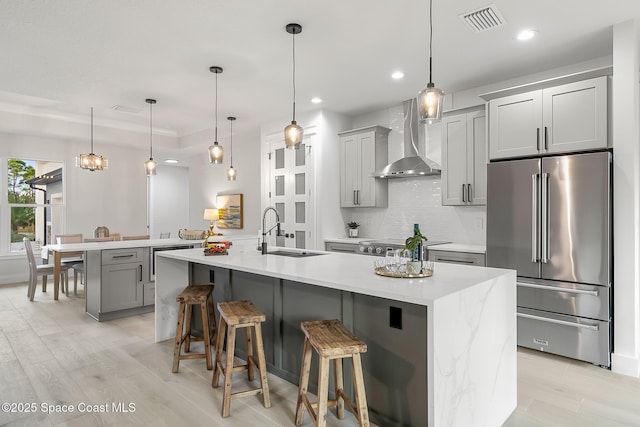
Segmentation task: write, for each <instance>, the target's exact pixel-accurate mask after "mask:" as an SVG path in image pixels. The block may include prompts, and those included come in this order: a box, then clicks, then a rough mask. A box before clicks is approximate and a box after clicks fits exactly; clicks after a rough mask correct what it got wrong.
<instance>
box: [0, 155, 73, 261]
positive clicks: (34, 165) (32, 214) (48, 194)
mask: <svg viewBox="0 0 640 427" xmlns="http://www.w3.org/2000/svg"><path fill="white" fill-rule="evenodd" d="M62 188H63V186H62V163H58V162H48V161H37V160H25V159H16V158H11V159H8V160H7V204H6V205H5V206H6V208H5V209H3V212H2V213H3V216H4V215H6V216H7V217H9V218H10V238H9V245H10V249H9V250H10V252H19V251H22V250H24V247H23V245H22V239H23V238H24V237H27V238H29V239H30V240H32V241H34V242H35V244H36V247H37V248H38V247H39V246H40V245H46V244H47V243H51V239H52V237H53V236H54V235H55V234H58V233H60V232H61V230H62V207H63V204H62V201H63V197H62V196H63V193H62Z"/></svg>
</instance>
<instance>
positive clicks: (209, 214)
mask: <svg viewBox="0 0 640 427" xmlns="http://www.w3.org/2000/svg"><path fill="white" fill-rule="evenodd" d="M218 218H219V215H218V209H215V208H214V209H205V210H204V219H208V220H209V221H214V220H217V219H218Z"/></svg>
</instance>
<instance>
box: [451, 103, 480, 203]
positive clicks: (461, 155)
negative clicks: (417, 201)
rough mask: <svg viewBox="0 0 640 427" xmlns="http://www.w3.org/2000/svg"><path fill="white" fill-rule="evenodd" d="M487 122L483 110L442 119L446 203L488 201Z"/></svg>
mask: <svg viewBox="0 0 640 427" xmlns="http://www.w3.org/2000/svg"><path fill="white" fill-rule="evenodd" d="M485 130H486V122H485V113H484V110H483V111H475V112H470V113H466V114H458V115H455V116H449V117H446V118H444V119H442V204H443V205H449V206H459V205H463V206H464V205H485V204H486V203H487V155H486V132H485Z"/></svg>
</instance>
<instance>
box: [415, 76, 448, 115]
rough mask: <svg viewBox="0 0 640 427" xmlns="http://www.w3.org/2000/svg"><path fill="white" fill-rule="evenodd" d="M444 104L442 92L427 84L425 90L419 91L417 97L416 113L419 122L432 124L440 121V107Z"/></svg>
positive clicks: (431, 84)
mask: <svg viewBox="0 0 640 427" xmlns="http://www.w3.org/2000/svg"><path fill="white" fill-rule="evenodd" d="M443 102H444V92H443V91H442V90H440V89H438V88H437V87H435V86H434V84H433V83H429V84H428V85H427V88H426V89H424V90H422V91H420V94H419V95H418V112H419V113H420V120H422V121H423V122H428V123H433V122H437V121H440V120H441V119H442V108H443V107H442V105H443Z"/></svg>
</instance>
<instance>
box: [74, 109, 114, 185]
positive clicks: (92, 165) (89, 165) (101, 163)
mask: <svg viewBox="0 0 640 427" xmlns="http://www.w3.org/2000/svg"><path fill="white" fill-rule="evenodd" d="M76 166H77V167H79V168H80V169H86V170H90V171H91V172H93V171H96V170H98V171H101V170H103V169H106V168H107V167H108V160H107V159H106V157H102V156H98V155H96V154H93V107H91V151H90V152H89V154H80V156H78V157H76Z"/></svg>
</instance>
